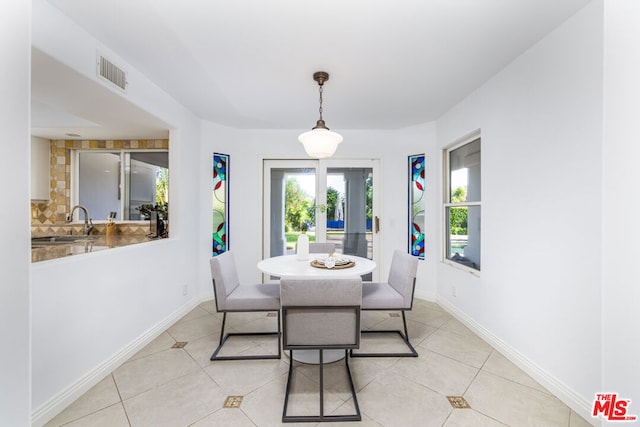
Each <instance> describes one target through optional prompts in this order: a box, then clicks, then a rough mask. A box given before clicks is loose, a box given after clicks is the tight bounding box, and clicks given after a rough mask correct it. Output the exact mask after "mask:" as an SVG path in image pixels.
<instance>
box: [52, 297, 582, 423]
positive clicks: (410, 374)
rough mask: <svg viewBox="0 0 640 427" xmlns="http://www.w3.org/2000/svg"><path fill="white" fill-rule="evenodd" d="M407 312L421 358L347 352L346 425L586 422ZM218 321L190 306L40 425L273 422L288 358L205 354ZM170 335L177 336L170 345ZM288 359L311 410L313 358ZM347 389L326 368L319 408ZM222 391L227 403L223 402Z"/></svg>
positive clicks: (301, 409)
mask: <svg viewBox="0 0 640 427" xmlns="http://www.w3.org/2000/svg"><path fill="white" fill-rule="evenodd" d="M407 318H408V323H409V332H410V336H411V341H412V343H413V344H414V345H415V347H416V349H417V350H418V352H419V353H420V357H418V358H373V359H372V358H354V359H350V366H351V370H352V374H353V377H354V382H355V386H356V390H357V396H358V402H359V404H360V409H361V411H362V421H361V422H359V423H357V422H356V423H354V422H350V423H344V425H351V426H354V425H362V426H367V427H368V426H377V427H379V426H402V427H407V426H409V427H411V426H420V427H423V426H447V427H452V426H473V427H477V426H478V427H479V426H504V425H508V426H545V427H546V426H562V427H578V426H588V425H590V424H588V423H587V422H586V421H585V420H584V419H582V418H580V417H579V416H578V415H577V414H576V413H574V412H573V411H572V410H571V409H569V408H568V407H567V406H566V405H564V404H563V403H562V402H561V401H559V400H558V399H557V398H555V397H554V396H553V395H551V394H550V393H549V392H547V391H546V390H545V389H544V388H543V387H542V386H540V385H539V384H537V383H536V382H535V381H534V380H533V379H532V378H531V377H529V376H528V375H526V374H525V373H524V372H522V371H521V370H520V369H518V368H517V367H516V366H515V365H513V364H512V363H510V362H509V361H508V360H506V359H505V358H504V357H502V356H501V355H500V354H499V353H498V352H497V351H495V350H494V349H492V348H491V347H490V346H489V345H488V344H486V343H485V342H484V341H483V340H481V339H480V338H478V337H477V336H476V335H474V334H473V333H472V332H471V331H470V330H469V329H467V328H466V327H465V326H463V325H462V324H461V323H460V322H458V321H457V320H455V319H454V318H453V317H451V316H450V315H449V314H447V313H446V312H445V311H444V310H442V309H441V308H440V307H438V306H437V305H436V304H434V303H431V302H427V301H422V300H416V301H415V303H414V309H413V311H411V312H408V313H407ZM221 320H222V316H221V315H219V314H217V313H216V312H215V306H214V303H213V302H212V301H209V302H205V303H202V304H200V305H199V306H198V307H196V308H195V309H194V310H192V311H191V312H190V313H189V314H187V315H186V316H185V317H183V318H182V319H181V320H180V321H179V322H177V323H176V324H175V325H173V326H171V327H170V328H169V329H168V330H167V331H165V332H164V333H162V334H161V335H160V336H159V337H158V338H157V339H156V340H154V341H153V342H152V343H150V344H149V345H148V346H147V347H145V348H144V349H143V350H141V351H140V352H139V353H137V354H136V355H135V356H133V357H132V358H131V359H130V360H129V361H127V362H126V363H124V364H123V365H122V366H121V367H119V368H118V369H116V370H115V371H114V372H113V373H111V375H108V376H107V377H106V378H104V379H103V380H102V381H101V382H100V383H99V384H97V385H96V386H95V387H93V388H92V389H91V390H89V391H88V392H87V393H86V394H84V395H83V396H81V397H80V398H79V399H78V400H77V401H76V402H74V403H73V404H71V405H70V406H69V407H68V408H67V409H66V410H64V411H63V412H62V413H60V414H59V415H58V416H56V417H55V418H54V419H53V420H51V421H50V422H49V423H48V424H47V426H48V427H52V426H61V425H64V426H108V427H119V426H134V427H138V426H154V427H158V426H171V427H173V426H175V427H181V426H193V427H204V426H225V427H226V426H239V427H242V426H247V427H251V426H275V425H281V416H282V405H283V397H284V389H285V385H286V379H287V370H288V366H289V365H288V363H289V358H288V356H286V355H284V354H283V357H282V359H280V360H258V361H218V362H211V361H210V360H209V357H210V356H211V353H212V352H213V350H214V349H215V347H216V344H217V340H218V334H219V331H220V326H221ZM274 322H275V318H274V317H268V316H267V315H266V314H265V313H251V314H235V315H230V316H228V318H227V324H228V325H229V326H230V327H231V328H232V329H235V330H238V331H240V330H243V329H244V330H247V329H246V328H251V329H250V330H258V329H263V330H269V329H270V328H273V327H275V325H274ZM362 323H363V326H364V327H369V328H370V327H373V326H375V327H376V328H394V329H395V328H397V327H401V324H402V319H401V318H397V317H395V318H394V317H391V316H389V313H387V312H366V313H363V318H362ZM232 340H233V341H232ZM176 342H186V343H187V344H186V345H185V346H184V347H183V348H173V346H174V344H175V343H176ZM274 342H275V341H274V338H273V337H263V338H260V339H255V338H254V339H253V340H250V339H247V338H244V337H238V338H232V339H230V340H229V341H228V342H227V344H226V345H225V349H224V350H223V352H225V353H232V352H242V353H254V354H255V353H265V352H275V351H276V347H275V344H274ZM374 347H375V348H377V349H383V348H384V349H385V350H390V351H394V350H398V351H402V350H403V348H402V345H401V343H400V342H398V338H394V337H391V336H390V335H389V336H384V335H378V334H374V335H371V334H369V335H365V336H363V338H362V349H363V350H371V349H372V348H374ZM294 366H295V367H296V374H295V375H294V381H295V382H294V386H293V394H292V397H291V400H290V403H289V405H290V406H289V414H290V415H291V414H294V415H301V414H305V413H312V412H313V411H316V413H317V410H318V400H317V399H318V398H317V395H316V394H315V393H317V386H318V385H317V380H318V369H317V365H306V364H301V363H298V362H295V365H294ZM346 387H347V382H346V377H345V372H344V362H343V361H341V362H336V363H332V364H330V365H327V366H326V368H325V390H326V392H325V410H326V411H327V413H335V414H337V413H349V412H350V411H353V405H352V401H351V397H350V394H349V392H348V389H347V388H346ZM229 396H232V399H231V402H232V406H235V407H231V408H225V407H224V405H225V401H227V398H228V397H229ZM238 396H240V397H238ZM448 396H463V397H464V399H465V400H466V401H467V403H468V404H469V406H470V408H466V409H454V408H453V406H452V405H451V404H450V402H449V400H448V398H447V397H448ZM288 425H291V424H288ZM298 425H305V426H308V425H310V424H309V423H304V424H298ZM330 425H333V426H340V425H343V424H342V423H331V424H330Z"/></svg>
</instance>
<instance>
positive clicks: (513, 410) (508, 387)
mask: <svg viewBox="0 0 640 427" xmlns="http://www.w3.org/2000/svg"><path fill="white" fill-rule="evenodd" d="M464 397H465V399H466V400H467V402H469V405H470V406H471V407H472V408H473V409H474V410H476V411H478V412H480V413H482V414H484V415H486V416H488V417H491V418H493V419H496V420H498V421H500V422H502V423H505V424H508V425H512V426H545V427H552V426H562V427H566V426H568V425H569V414H570V412H571V411H570V410H569V408H568V407H567V406H566V405H564V404H563V403H562V402H560V401H559V400H558V399H556V398H555V397H553V396H551V395H549V394H547V393H543V392H540V391H537V390H534V389H532V388H530V387H527V386H523V385H521V384H518V383H515V382H513V381H509V380H506V379H504V378H501V377H499V376H496V375H493V374H489V373H487V372H483V371H481V372H480V373H479V374H478V376H477V377H476V379H475V380H474V381H473V382H472V383H471V386H469V389H468V390H467V392H466V393H465V394H464Z"/></svg>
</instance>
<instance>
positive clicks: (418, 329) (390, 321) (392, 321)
mask: <svg viewBox="0 0 640 427" xmlns="http://www.w3.org/2000/svg"><path fill="white" fill-rule="evenodd" d="M370 329H372V330H376V329H378V330H390V331H395V330H398V331H401V332H402V333H404V326H403V324H402V317H395V318H387V319H385V320H383V321H382V322H380V323H377V324H376V325H374V327H373V328H370ZM407 329H408V331H409V341H411V344H412V345H413V346H414V347H415V346H416V345H418V344H419V343H421V342H422V341H423V340H424V339H425V338H427V337H428V336H429V335H431V334H433V333H434V332H435V331H436V330H437V329H436V328H434V327H433V326H429V325H427V324H424V323H420V322H415V321H413V320H410V319H407ZM403 351H408V350H406V349H405V350H403Z"/></svg>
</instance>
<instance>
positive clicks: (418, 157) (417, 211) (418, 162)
mask: <svg viewBox="0 0 640 427" xmlns="http://www.w3.org/2000/svg"><path fill="white" fill-rule="evenodd" d="M424 175H425V165H424V154H415V155H412V156H409V227H408V228H409V236H408V237H409V238H408V240H409V253H410V254H411V255H413V256H417V257H418V258H419V259H424V232H425V224H424V190H425V179H424Z"/></svg>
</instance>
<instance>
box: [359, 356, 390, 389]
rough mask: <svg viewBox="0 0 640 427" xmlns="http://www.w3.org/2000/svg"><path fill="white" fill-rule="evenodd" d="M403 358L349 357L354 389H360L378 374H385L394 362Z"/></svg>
mask: <svg viewBox="0 0 640 427" xmlns="http://www.w3.org/2000/svg"><path fill="white" fill-rule="evenodd" d="M402 359H403V358H400V357H361V358H351V359H349V367H350V368H351V376H352V377H353V383H354V385H355V388H356V391H360V390H362V389H363V388H364V387H365V386H366V385H367V384H369V383H370V382H371V381H373V380H375V379H376V378H377V377H378V376H380V375H385V374H386V372H387V371H388V370H389V369H391V367H392V366H394V365H395V364H396V363H399V362H400V360H402Z"/></svg>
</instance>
